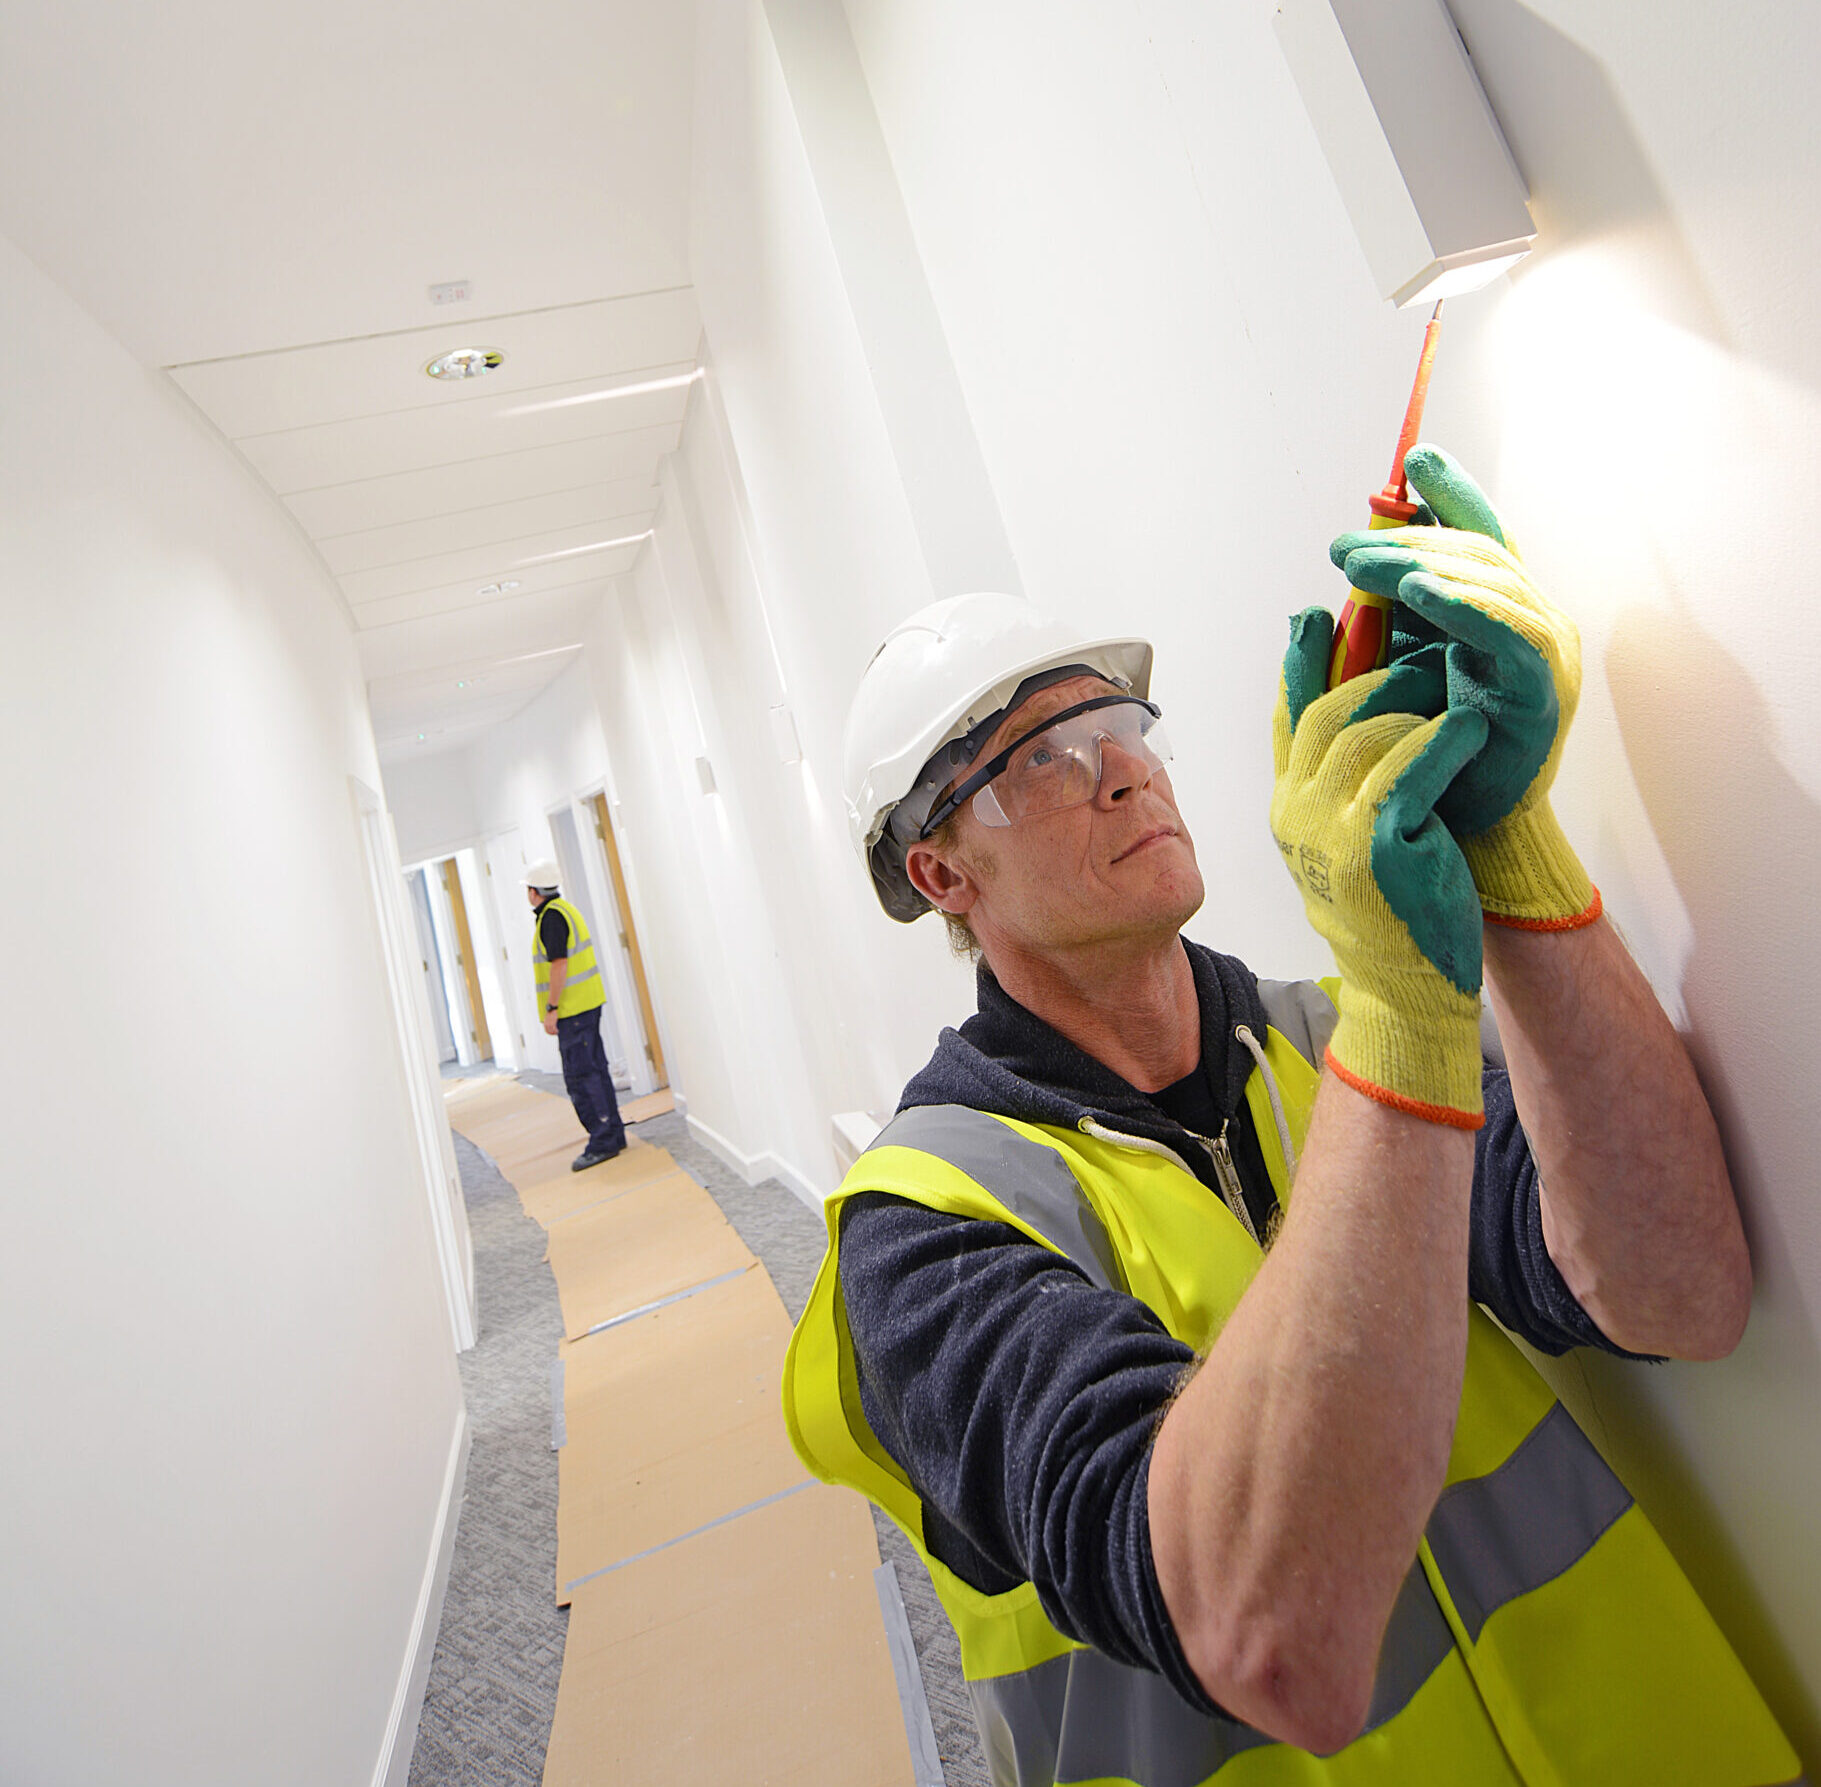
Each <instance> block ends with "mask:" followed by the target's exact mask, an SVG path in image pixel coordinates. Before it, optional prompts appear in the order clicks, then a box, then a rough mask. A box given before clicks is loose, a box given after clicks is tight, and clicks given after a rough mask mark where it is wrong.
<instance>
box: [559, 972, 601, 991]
mask: <svg viewBox="0 0 1821 1787" xmlns="http://www.w3.org/2000/svg"><path fill="white" fill-rule="evenodd" d="M600 978H601V971H600V969H599V968H589V969H586V970H584V971H583V972H582V973H580V974H571V975H569V976H567V977H566V978H565V979H564V981H563V991H564V992H565V993H567V992H571V991H573V990H574V989H575V988H576V987H579V986H580V985H581V984H582V982H583V981H585V980H599V979H600Z"/></svg>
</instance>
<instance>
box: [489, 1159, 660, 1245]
mask: <svg viewBox="0 0 1821 1787" xmlns="http://www.w3.org/2000/svg"><path fill="white" fill-rule="evenodd" d="M677 1170H678V1168H677V1163H676V1161H675V1160H673V1159H672V1158H671V1155H670V1151H669V1150H668V1149H667V1148H653V1147H651V1146H649V1145H648V1144H647V1143H644V1142H628V1143H627V1145H626V1152H625V1153H624V1154H616V1155H615V1156H614V1158H613V1159H612V1160H610V1161H608V1162H606V1163H605V1164H604V1165H602V1166H598V1167H584V1168H583V1169H582V1171H581V1172H579V1173H577V1172H572V1171H571V1170H570V1169H569V1168H568V1167H567V1166H565V1167H564V1168H563V1170H562V1171H561V1172H560V1173H555V1174H551V1175H550V1176H548V1177H546V1178H543V1179H535V1180H523V1179H521V1180H517V1181H515V1183H516V1184H517V1186H518V1199H519V1203H520V1204H522V1205H523V1206H524V1210H525V1214H526V1215H527V1216H529V1217H530V1218H531V1219H532V1220H533V1221H534V1222H540V1223H542V1224H543V1225H544V1227H545V1228H549V1226H550V1225H551V1224H552V1223H553V1222H561V1221H563V1220H564V1219H565V1218H567V1217H569V1216H572V1215H574V1214H575V1213H576V1212H577V1211H578V1210H585V1209H587V1208H588V1207H589V1206H590V1205H591V1204H598V1203H600V1202H601V1201H602V1199H604V1198H609V1197H612V1196H613V1195H614V1194H615V1193H617V1192H622V1191H631V1190H632V1189H633V1188H634V1187H635V1186H639V1185H649V1184H650V1183H651V1182H652V1180H653V1179H662V1178H663V1177H664V1176H665V1174H667V1173H674V1172H676V1171H677Z"/></svg>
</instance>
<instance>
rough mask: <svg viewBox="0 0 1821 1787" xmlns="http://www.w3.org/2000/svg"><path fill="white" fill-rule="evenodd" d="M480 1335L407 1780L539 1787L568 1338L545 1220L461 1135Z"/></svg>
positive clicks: (560, 1620)
mask: <svg viewBox="0 0 1821 1787" xmlns="http://www.w3.org/2000/svg"><path fill="white" fill-rule="evenodd" d="M455 1158H456V1162H457V1164H458V1165H459V1166H460V1168H461V1174H462V1190H463V1192H464V1193H465V1194H466V1196H467V1203H468V1228H469V1232H470V1233H471V1234H472V1235H473V1237H474V1283H475V1297H476V1301H477V1303H478V1306H479V1308H478V1314H479V1321H478V1322H477V1324H476V1325H477V1327H478V1329H479V1335H478V1338H477V1339H476V1341H475V1344H474V1346H473V1347H472V1348H470V1349H469V1351H467V1352H466V1353H463V1354H462V1355H461V1357H460V1360H459V1361H458V1363H459V1364H460V1367H461V1374H462V1390H463V1392H464V1394H465V1395H466V1396H467V1399H468V1421H469V1425H470V1428H471V1430H472V1433H473V1449H472V1450H471V1452H470V1453H469V1457H468V1481H467V1486H466V1490H465V1492H464V1494H463V1497H462V1511H461V1521H460V1524H459V1525H458V1526H457V1527H456V1530H455V1556H454V1559H453V1561H452V1563H451V1565H450V1570H449V1588H448V1593H447V1595H446V1597H445V1599H444V1601H443V1623H442V1625H441V1627H440V1628H439V1629H438V1632H437V1637H436V1654H435V1656H434V1657H433V1658H432V1660H431V1664H430V1681H429V1686H428V1687H427V1689H426V1690H425V1694H424V1707H423V1713H422V1716H421V1717H420V1719H419V1720H418V1727H417V1748H416V1749H415V1750H414V1751H413V1752H412V1754H411V1775H410V1787H538V1784H539V1783H540V1782H541V1781H542V1780H543V1778H544V1748H545V1746H546V1744H548V1743H549V1741H550V1719H551V1715H552V1713H553V1712H554V1711H555V1710H556V1684H557V1677H558V1676H559V1675H560V1674H561V1673H562V1669H563V1637H564V1634H565V1633H566V1632H567V1630H568V1626H569V1616H568V1614H567V1613H566V1612H564V1611H563V1610H562V1609H560V1608H558V1607H557V1606H556V1604H555V1600H554V1594H555V1582H556V1454H555V1453H554V1452H552V1451H551V1450H550V1361H551V1360H552V1359H553V1358H555V1356H556V1344H557V1342H558V1341H559V1340H561V1339H562V1337H563V1323H562V1317H561V1315H560V1314H559V1312H558V1309H557V1301H556V1281H555V1280H554V1279H552V1278H551V1276H550V1268H549V1267H548V1266H547V1265H546V1264H545V1263H544V1231H543V1230H542V1229H541V1228H539V1227H538V1225H537V1224H536V1223H535V1222H533V1221H532V1220H531V1219H530V1218H529V1217H528V1216H526V1215H525V1214H524V1212H523V1211H522V1210H521V1209H520V1208H519V1201H518V1193H517V1192H515V1191H514V1190H513V1189H512V1187H511V1186H510V1185H509V1184H507V1183H506V1181H505V1180H504V1179H503V1178H502V1177H501V1176H500V1172H499V1169H498V1168H497V1167H495V1166H494V1164H493V1162H492V1160H491V1159H489V1158H488V1156H487V1155H485V1154H483V1153H482V1152H481V1151H480V1149H478V1148H477V1147H475V1145H474V1144H473V1143H472V1142H470V1141H468V1140H467V1139H466V1138H465V1137H463V1136H459V1135H458V1136H457V1137H456V1138H455Z"/></svg>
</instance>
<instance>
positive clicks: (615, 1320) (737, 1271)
mask: <svg viewBox="0 0 1821 1787" xmlns="http://www.w3.org/2000/svg"><path fill="white" fill-rule="evenodd" d="M751 1270H752V1267H751V1266H736V1267H735V1268H734V1269H733V1271H731V1272H723V1273H722V1274H721V1275H720V1276H719V1277H718V1278H704V1279H703V1280H702V1282H701V1283H700V1284H692V1285H690V1286H689V1287H688V1289H687V1290H681V1291H672V1292H671V1293H670V1295H669V1296H668V1297H660V1298H658V1300H657V1301H656V1302H655V1303H641V1304H640V1305H639V1306H638V1308H637V1309H629V1310H627V1311H626V1313H625V1314H624V1315H614V1316H609V1317H608V1318H607V1320H606V1321H604V1322H596V1323H595V1324H594V1326H593V1327H592V1328H589V1329H587V1330H585V1331H584V1332H583V1334H582V1336H581V1338H582V1339H583V1340H586V1339H587V1338H588V1336H589V1335H591V1334H605V1333H606V1332H607V1330H608V1329H609V1328H617V1327H618V1326H619V1325H620V1323H621V1322H630V1321H635V1320H637V1318H638V1317H640V1316H642V1315H650V1314H651V1312H652V1311H653V1310H654V1309H662V1308H664V1307H665V1305H666V1304H670V1303H681V1302H682V1301H683V1299H684V1298H685V1297H695V1296H699V1295H700V1294H701V1293H702V1292H703V1291H711V1290H713V1289H714V1287H715V1286H716V1285H717V1284H725V1283H726V1282H727V1281H728V1280H729V1279H730V1278H738V1277H739V1276H740V1275H741V1273H743V1272H750V1271H751ZM753 1506H754V1507H755V1508H756V1507H758V1506H759V1504H758V1503H757V1502H754V1503H753ZM728 1518H729V1519H731V1518H732V1516H731V1515H729V1517H728ZM640 1555H641V1556H643V1555H644V1554H643V1553H640ZM614 1567H615V1568H616V1569H617V1568H618V1566H617V1565H615V1566H614ZM596 1573H597V1574H599V1572H598V1571H597V1572H596ZM570 1586H571V1587H573V1586H574V1584H571V1585H570Z"/></svg>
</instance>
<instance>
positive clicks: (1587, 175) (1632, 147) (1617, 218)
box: [1449, 0, 1736, 351]
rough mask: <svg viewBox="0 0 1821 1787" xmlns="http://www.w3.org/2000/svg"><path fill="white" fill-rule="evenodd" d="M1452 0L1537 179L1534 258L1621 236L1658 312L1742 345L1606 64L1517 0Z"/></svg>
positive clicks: (1519, 152)
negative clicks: (1684, 232)
mask: <svg viewBox="0 0 1821 1787" xmlns="http://www.w3.org/2000/svg"><path fill="white" fill-rule="evenodd" d="M1449 7H1450V10H1451V11H1452V12H1453V14H1454V18H1455V22H1456V24H1457V25H1458V26H1459V27H1460V32H1461V36H1462V38H1463V40H1464V41H1465V42H1466V44H1467V46H1468V51H1469V53H1470V54H1471V55H1472V57H1473V61H1474V66H1475V67H1476V68H1477V69H1478V70H1479V75H1480V81H1481V84H1482V85H1483V86H1484V87H1485V89H1486V97H1487V98H1488V99H1489V100H1490V101H1491V102H1492V109H1493V111H1494V112H1495V113H1497V115H1498V120H1499V123H1500V125H1501V126H1502V127H1503V129H1504V132H1505V138H1506V141H1507V142H1509V143H1510V145H1511V152H1512V154H1513V156H1514V157H1515V158H1516V160H1517V164H1518V167H1519V168H1520V169H1521V170H1522V171H1523V175H1524V178H1525V180H1526V181H1527V182H1528V183H1529V186H1530V210H1531V215H1532V216H1533V217H1534V218H1535V219H1536V225H1537V243H1538V252H1537V254H1536V255H1535V256H1533V262H1536V263H1541V262H1544V261H1547V260H1548V259H1549V258H1551V257H1553V256H1554V255H1556V254H1566V253H1572V252H1573V251H1574V250H1575V249H1577V248H1582V247H1586V246H1588V245H1590V244H1596V243H1597V244H1599V245H1600V246H1602V247H1607V248H1611V247H1614V246H1621V247H1622V249H1623V252H1624V254H1625V257H1626V259H1627V260H1629V261H1631V262H1633V263H1634V265H1635V267H1636V269H1637V272H1638V274H1639V277H1638V279H1637V288H1638V291H1639V293H1640V294H1643V295H1644V302H1645V303H1646V304H1647V305H1648V307H1649V308H1650V309H1651V310H1652V311H1653V313H1654V314H1656V315H1657V316H1659V317H1660V318H1661V319H1662V320H1663V321H1664V322H1667V323H1672V324H1674V325H1675V326H1676V327H1677V328H1680V329H1684V330H1686V331H1688V332H1689V333H1690V334H1693V335H1699V336H1703V337H1705V338H1706V339H1707V340H1709V341H1711V342H1713V343H1715V344H1716V345H1717V346H1720V347H1723V348H1726V349H1728V350H1729V351H1730V350H1733V349H1735V346H1736V344H1735V343H1734V341H1733V339H1732V335H1731V331H1730V330H1729V329H1728V328H1727V326H1726V323H1725V320H1724V318H1723V317H1722V315H1721V313H1720V309H1719V306H1718V305H1717V304H1716V303H1715V301H1714V297H1713V293H1712V291H1711V290H1710V289H1709V287H1708V285H1707V282H1706V280H1705V278H1704V277H1703V276H1702V273H1701V271H1700V268H1699V266H1698V264H1697V263H1696V261H1695V258H1694V256H1693V254H1692V253H1690V251H1689V248H1688V244H1687V242H1686V240H1685V239H1684V238H1683V236H1682V233H1681V231H1680V230H1679V229H1678V228H1677V226H1676V223H1675V221H1674V217H1675V213H1674V209H1673V207H1672V206H1671V204H1670V202H1669V198H1668V195H1667V194H1666V193H1665V192H1664V190H1663V188H1662V186H1661V185H1660V184H1659V182H1658V180H1657V177H1656V174H1655V172H1654V171H1653V169H1652V168H1651V165H1650V160H1649V158H1648V156H1647V155H1646V154H1645V152H1644V149H1643V146H1642V145H1641V144H1640V143H1639V141H1638V138H1637V135H1636V133H1635V132H1634V130H1633V129H1632V125H1631V119H1630V117H1629V115H1628V114H1627V112H1626V110H1625V105H1624V102H1623V101H1622V100H1621V99H1620V97H1619V94H1618V91H1617V89H1616V88H1615V87H1614V86H1613V84H1612V80H1611V78H1610V77H1609V76H1608V74H1607V72H1606V70H1605V68H1604V67H1603V66H1602V64H1601V63H1600V62H1599V61H1598V60H1597V59H1596V58H1595V57H1593V56H1592V55H1590V54H1589V53H1588V52H1587V51H1586V50H1584V49H1582V47H1581V46H1580V45H1579V44H1577V43H1575V42H1574V41H1573V40H1572V39H1571V38H1568V37H1564V36H1563V35H1562V33H1561V32H1560V31H1558V30H1556V29H1555V28H1554V26H1552V25H1549V24H1547V23H1546V22H1545V21H1544V20H1542V19H1540V18H1538V17H1537V15H1536V14H1535V13H1534V12H1532V11H1531V10H1530V9H1529V8H1528V7H1527V6H1524V5H1521V4H1519V0H1449ZM1524 272H1525V269H1520V270H1519V271H1518V272H1517V273H1516V274H1514V275H1513V279H1514V281H1516V280H1520V279H1522V278H1523V277H1524Z"/></svg>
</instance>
